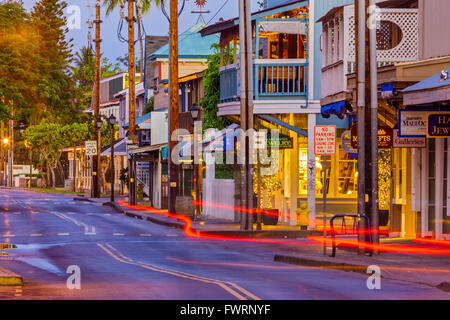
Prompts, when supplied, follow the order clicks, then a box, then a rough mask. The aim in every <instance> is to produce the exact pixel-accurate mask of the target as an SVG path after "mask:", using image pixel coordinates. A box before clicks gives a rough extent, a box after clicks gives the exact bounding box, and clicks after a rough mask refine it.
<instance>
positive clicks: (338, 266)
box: [273, 254, 450, 292]
mask: <svg viewBox="0 0 450 320" xmlns="http://www.w3.org/2000/svg"><path fill="white" fill-rule="evenodd" d="M273 260H274V261H276V262H282V263H288V264H295V265H301V266H307V267H316V268H326V269H335V270H340V271H346V272H357V273H361V274H364V275H366V276H367V273H366V271H367V268H368V267H369V265H372V264H373V263H368V264H350V263H344V262H332V261H326V260H321V259H312V258H309V257H308V258H306V257H305V258H304V257H298V256H288V255H282V254H276V255H275V256H274V258H273ZM381 268H383V267H381ZM381 278H385V279H389V280H397V281H407V280H405V279H404V278H401V277H396V276H389V277H386V276H383V275H381ZM407 282H414V283H417V284H422V285H427V286H429V287H433V288H436V289H439V290H442V291H445V292H450V283H448V282H445V281H444V282H441V283H440V284H438V285H433V284H430V283H424V282H418V281H407Z"/></svg>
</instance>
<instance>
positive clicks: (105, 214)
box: [103, 213, 111, 216]
mask: <svg viewBox="0 0 450 320" xmlns="http://www.w3.org/2000/svg"><path fill="white" fill-rule="evenodd" d="M103 215H104V216H110V215H111V213H104V214H103Z"/></svg>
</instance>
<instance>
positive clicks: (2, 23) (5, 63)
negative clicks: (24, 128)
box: [0, 2, 40, 120]
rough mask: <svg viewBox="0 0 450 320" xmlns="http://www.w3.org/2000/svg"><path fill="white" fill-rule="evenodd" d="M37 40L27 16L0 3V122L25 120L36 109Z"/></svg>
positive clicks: (16, 7)
mask: <svg viewBox="0 0 450 320" xmlns="http://www.w3.org/2000/svg"><path fill="white" fill-rule="evenodd" d="M39 41H40V38H39V36H38V35H37V34H36V33H35V32H34V30H33V29H32V27H31V25H30V23H29V15H28V14H27V13H26V11H25V10H24V9H23V7H22V6H20V5H19V4H17V3H15V2H5V3H2V4H0V75H1V77H0V120H6V119H10V118H11V117H12V116H11V112H10V111H12V110H11V107H12V106H14V114H15V115H16V117H17V118H22V117H29V116H30V115H31V114H32V112H33V109H34V112H36V109H38V108H39V104H38V103H37V100H36V95H37V88H36V82H37V79H38V77H37V74H36V72H35V69H36V66H37V65H38V62H39V60H40V57H39V53H40V52H39V50H38V48H37V43H39Z"/></svg>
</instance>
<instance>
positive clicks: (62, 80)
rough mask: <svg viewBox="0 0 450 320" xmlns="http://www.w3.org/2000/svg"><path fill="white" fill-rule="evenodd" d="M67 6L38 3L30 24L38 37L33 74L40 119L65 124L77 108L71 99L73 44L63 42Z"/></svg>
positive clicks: (50, 0)
mask: <svg viewBox="0 0 450 320" xmlns="http://www.w3.org/2000/svg"><path fill="white" fill-rule="evenodd" d="M66 7H67V3H66V2H65V1H60V0H39V1H38V2H37V3H36V4H35V5H34V7H33V9H32V10H31V18H30V22H31V25H32V28H33V30H35V32H36V33H37V34H38V35H39V38H40V39H39V40H40V41H39V42H38V44H37V46H38V50H39V63H38V65H37V66H36V70H35V72H37V73H38V77H39V79H38V81H37V82H36V86H37V92H38V97H39V100H40V102H41V106H42V107H43V110H42V111H43V114H42V115H41V118H48V119H50V120H53V121H58V122H61V121H62V122H66V123H67V122H71V121H72V118H73V115H74V113H76V109H75V105H74V103H73V100H72V98H73V95H74V86H75V83H74V82H73V81H72V78H71V75H70V71H71V69H70V63H71V62H72V58H73V56H72V52H71V50H72V47H73V44H72V43H71V42H72V39H69V40H67V39H66V35H67V33H68V29H67V26H66V18H65V17H64V9H65V8H66ZM37 120H39V119H37Z"/></svg>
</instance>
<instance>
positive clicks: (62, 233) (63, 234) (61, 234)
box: [58, 232, 70, 236]
mask: <svg viewBox="0 0 450 320" xmlns="http://www.w3.org/2000/svg"><path fill="white" fill-rule="evenodd" d="M68 235H70V233H68V232H61V233H58V236H68Z"/></svg>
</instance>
